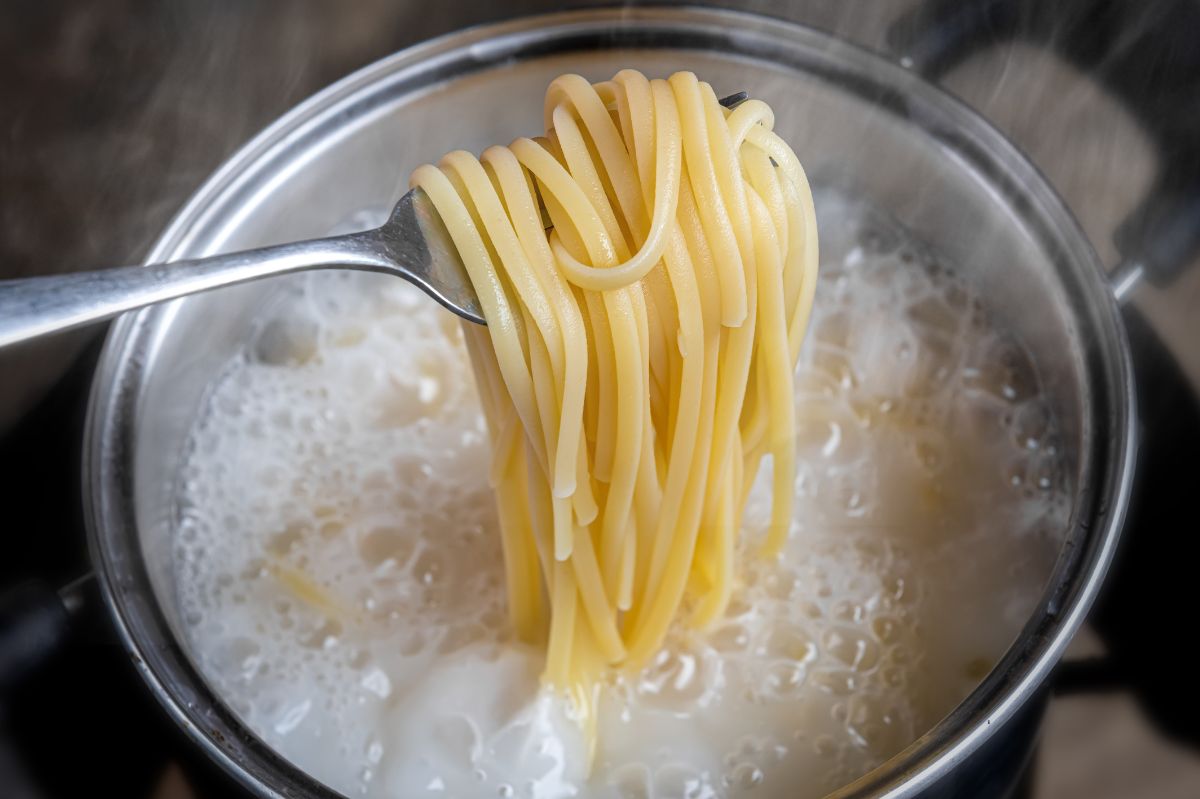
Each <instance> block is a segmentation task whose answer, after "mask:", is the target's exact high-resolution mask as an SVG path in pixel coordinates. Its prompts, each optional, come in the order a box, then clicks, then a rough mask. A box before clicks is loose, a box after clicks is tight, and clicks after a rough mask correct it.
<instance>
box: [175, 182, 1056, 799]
mask: <svg viewBox="0 0 1200 799" xmlns="http://www.w3.org/2000/svg"><path fill="white" fill-rule="evenodd" d="M821 199H822V200H823V201H822V202H821V203H820V208H821V211H822V219H821V230H822V248H823V252H824V255H823V263H822V270H823V271H822V276H821V281H820V285H819V288H818V292H817V298H816V306H815V311H814V315H813V320H812V327H811V329H810V334H809V339H808V343H807V344H806V346H805V349H804V353H803V355H802V356H801V363H800V366H799V368H798V370H797V386H798V401H797V409H796V414H797V420H798V423H799V427H798V430H799V433H798V437H799V456H800V457H799V462H800V468H799V471H798V475H797V479H796V495H797V497H798V498H799V500H798V502H797V506H796V508H797V509H796V521H795V524H794V526H793V529H792V536H791V540H790V543H789V546H788V548H787V550H786V552H785V554H784V555H783V557H782V559H781V560H780V562H778V563H764V562H759V561H756V560H755V559H754V558H753V557H751V556H748V555H747V556H743V557H742V559H741V565H740V573H741V575H742V585H741V586H740V588H739V589H738V590H737V592H736V594H735V597H734V599H733V602H732V605H731V607H730V609H729V612H728V614H727V617H726V618H725V619H724V620H723V621H722V622H720V623H719V624H718V625H717V626H716V627H715V628H714V629H712V630H709V631H706V632H704V633H698V632H695V631H691V630H687V629H683V628H680V629H676V630H674V631H673V632H672V634H671V637H670V640H669V644H668V646H667V647H666V648H665V649H664V650H663V651H662V652H661V653H660V654H659V656H658V657H657V658H656V659H655V660H654V662H653V663H652V664H651V665H650V666H649V667H648V668H647V669H646V670H645V671H644V672H643V673H642V674H640V675H639V676H638V677H636V678H629V679H624V680H614V681H613V683H612V684H611V685H610V686H608V687H606V688H605V689H604V691H603V695H602V699H601V706H600V713H601V718H600V724H599V743H598V748H597V751H596V758H595V765H594V767H593V769H592V772H591V776H590V777H589V776H588V775H587V774H586V766H585V763H586V755H585V743H584V741H583V739H582V737H581V735H580V733H579V731H578V730H577V729H576V728H575V726H574V725H573V724H572V723H571V722H570V721H569V720H568V718H567V716H566V715H565V709H564V707H563V705H562V702H561V701H560V700H559V699H557V698H555V697H553V696H547V695H545V694H543V693H540V692H539V687H538V673H539V671H540V667H541V661H542V653H541V652H539V651H537V650H534V649H530V648H526V647H523V646H521V645H519V644H516V643H514V642H513V640H512V637H511V634H510V631H509V628H508V624H507V619H506V615H505V607H504V587H503V583H502V580H503V571H502V563H501V553H500V550H499V535H498V532H497V529H496V517H495V511H494V509H493V502H492V498H491V496H490V493H489V489H488V486H487V479H486V478H487V464H488V449H487V443H486V437H485V430H484V426H483V421H482V418H481V415H480V409H479V406H478V404H477V400H476V397H475V390H474V386H473V384H472V378H471V374H470V367H469V364H468V363H467V360H466V356H465V352H464V350H463V348H462V347H461V344H460V338H461V336H460V333H459V330H458V323H457V322H456V321H455V320H454V318H453V317H451V316H450V315H449V314H447V313H446V312H445V311H443V310H442V309H441V308H440V307H438V306H437V305H435V304H434V303H432V302H430V301H429V300H428V299H426V298H425V297H424V296H423V295H420V294H418V293H417V292H416V291H415V290H413V289H411V288H409V287H408V286H406V285H405V284H403V283H401V282H400V281H397V280H394V279H387V278H383V279H380V278H377V277H369V276H361V275H358V276H355V275H337V274H324V275H310V276H305V277H303V278H302V279H300V280H298V281H296V282H294V283H293V284H292V289H291V292H290V293H288V295H287V296H286V297H285V298H283V299H282V300H281V301H280V303H279V304H278V305H277V306H275V307H273V308H272V309H271V311H270V313H268V314H267V315H266V318H265V319H264V323H263V325H262V326H261V328H260V331H259V333H258V335H257V337H256V339H255V340H254V341H253V342H251V343H250V344H248V346H247V348H246V350H245V352H244V353H242V354H241V355H240V356H239V357H238V358H236V359H235V360H234V361H233V362H232V363H231V364H230V365H229V367H228V369H227V371H226V372H225V373H224V374H223V375H222V377H221V378H220V380H219V381H218V382H217V383H216V384H215V385H214V387H213V388H212V391H211V395H210V398H209V401H208V406H207V411H206V412H205V413H204V414H203V415H202V417H201V419H200V421H199V423H198V424H197V426H196V428H195V430H194V432H193V435H192V437H191V444H190V451H189V453H188V457H187V459H186V465H185V467H184V470H183V475H182V477H181V480H180V521H179V527H178V531H177V535H176V539H175V541H176V546H175V569H176V578H177V586H178V594H179V595H178V599H179V602H180V605H181V607H182V609H183V614H184V618H185V624H186V627H187V635H188V637H189V639H190V644H191V651H192V655H193V657H194V658H195V660H196V661H197V662H198V664H199V666H200V668H201V670H202V671H203V673H204V674H205V676H206V677H207V678H208V680H209V681H210V682H211V683H212V684H213V686H214V687H215V688H216V689H217V691H218V692H219V693H220V695H221V696H223V697H224V698H225V699H226V701H227V702H228V703H229V704H230V705H231V706H232V707H233V708H234V709H235V710H236V711H237V712H238V713H239V714H240V715H241V717H242V718H243V719H244V721H245V722H246V723H247V724H248V725H249V727H251V728H252V729H253V730H254V731H255V732H257V733H258V735H260V736H261V737H262V738H263V739H264V740H266V741H267V742H269V743H270V744H271V745H272V746H274V747H275V748H276V749H278V750H279V751H280V752H282V753H283V754H284V755H285V756H287V757H288V758H290V759H291V760H292V761H293V762H295V763H296V764H297V765H298V766H300V767H301V768H303V769H305V770H306V771H308V772H309V773H311V774H312V775H314V776H315V777H317V778H319V779H321V780H323V781H324V782H326V783H327V784H329V785H330V786H332V787H334V788H336V789H338V790H340V791H342V792H343V793H345V794H347V795H349V796H356V795H368V796H379V797H385V796H386V797H398V796H404V797H411V796H425V795H429V796H459V797H461V796H496V797H517V796H524V797H539V798H541V797H561V796H571V795H577V796H585V797H624V798H627V799H633V798H635V797H646V798H649V797H656V798H658V799H664V798H667V797H669V798H670V799H677V798H678V797H715V796H744V795H745V796H761V797H764V798H765V797H775V796H789V797H796V796H799V797H812V796H820V795H822V794H824V793H826V792H827V791H829V790H832V789H834V788H836V787H838V786H839V785H841V784H844V783H845V782H846V781H848V780H850V779H852V778H854V777H856V776H858V775H860V774H862V773H864V772H865V771H867V770H868V769H870V768H871V767H873V766H875V765H877V764H879V763H880V762H882V761H883V760H885V759H886V758H887V757H888V756H890V755H891V754H893V753H895V752H896V751H898V750H899V749H901V748H902V747H904V746H905V745H907V744H908V743H909V742H911V741H912V740H913V739H914V738H915V737H916V736H918V735H920V734H921V733H923V732H925V731H926V730H927V729H929V728H930V727H931V726H932V725H933V724H934V723H936V722H937V721H938V719H940V718H941V717H942V716H943V715H944V714H945V713H947V712H948V711H949V710H950V709H952V708H953V706H954V705H955V704H957V703H958V702H959V701H960V700H961V699H962V698H963V697H964V696H965V695H966V694H967V693H968V692H969V691H970V690H971V689H972V688H973V687H974V686H975V685H977V684H978V682H979V681H980V680H981V679H982V678H983V677H984V676H985V674H986V673H987V672H988V670H989V669H990V668H991V667H992V665H993V664H994V662H995V661H996V660H997V658H998V657H999V656H1000V654H1001V653H1002V652H1003V651H1004V649H1005V648H1006V647H1007V646H1008V645H1009V644H1010V643H1011V642H1012V640H1013V638H1014V637H1015V635H1016V633H1017V631H1018V630H1019V629H1020V627H1021V625H1022V624H1023V623H1024V621H1025V620H1026V619H1027V618H1028V616H1029V614H1030V613H1031V612H1032V610H1033V607H1034V605H1035V603H1036V600H1037V598H1038V596H1039V595H1040V593H1041V590H1042V588H1043V585H1044V583H1045V581H1046V579H1047V577H1048V575H1049V571H1050V568H1051V565H1052V563H1053V560H1054V557H1055V553H1056V551H1057V546H1058V543H1059V536H1060V531H1061V530H1062V529H1063V528H1064V526H1065V522H1066V513H1067V502H1066V498H1067V496H1068V490H1069V486H1068V485H1067V484H1066V479H1065V477H1064V475H1063V473H1062V463H1061V462H1062V458H1061V454H1060V453H1059V451H1058V447H1059V446H1060V445H1059V444H1058V442H1057V441H1056V436H1055V430H1054V425H1053V420H1052V419H1051V418H1050V415H1049V413H1048V411H1047V408H1046V405H1045V403H1044V401H1043V399H1042V398H1040V397H1039V390H1038V386H1037V381H1036V379H1035V376H1034V373H1033V370H1032V369H1031V368H1030V365H1029V362H1028V360H1027V357H1026V356H1025V354H1024V353H1023V351H1022V350H1021V349H1020V348H1018V347H1017V346H1015V345H1014V344H1013V343H1012V342H1011V341H1010V340H1008V339H1006V338H1005V337H1004V336H1003V335H1001V334H1000V333H998V332H997V331H996V330H994V329H993V328H992V327H991V326H990V324H989V321H988V319H987V316H986V314H985V312H984V309H983V308H982V306H981V305H980V304H979V302H978V300H977V299H975V297H974V296H973V295H972V294H971V292H970V291H969V290H968V288H967V287H966V286H965V285H963V284H962V283H960V282H958V281H957V280H956V279H955V278H953V277H952V276H951V275H950V274H948V273H946V272H945V271H943V270H942V268H941V267H939V265H938V263H937V262H936V260H935V259H933V258H931V257H930V256H929V254H928V253H925V252H923V251H922V250H921V249H920V248H919V247H917V246H916V245H915V243H914V242H912V241H909V240H907V239H906V238H905V237H904V236H903V235H902V234H901V233H900V232H899V231H898V230H897V229H896V228H895V227H893V226H891V225H889V224H888V223H887V221H886V220H883V219H881V218H879V217H877V216H875V215H873V214H870V213H868V212H865V211H863V210H862V209H857V208H855V207H853V206H850V205H847V204H845V203H844V202H842V201H840V200H838V199H836V198H832V197H824V198H821ZM768 499H769V496H768V493H767V491H766V488H765V485H764V483H763V481H762V480H760V481H759V485H758V486H756V489H755V491H754V492H753V494H752V497H751V501H750V504H749V508H748V510H747V514H746V520H745V527H746V536H747V538H748V539H750V540H752V539H753V538H754V536H755V535H756V534H757V533H758V532H759V531H760V530H761V529H762V528H763V527H764V525H765V520H766V517H767V510H768V506H769V502H768Z"/></svg>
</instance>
